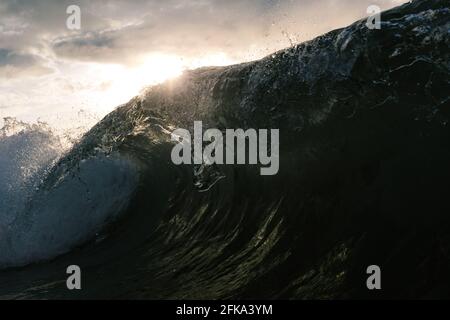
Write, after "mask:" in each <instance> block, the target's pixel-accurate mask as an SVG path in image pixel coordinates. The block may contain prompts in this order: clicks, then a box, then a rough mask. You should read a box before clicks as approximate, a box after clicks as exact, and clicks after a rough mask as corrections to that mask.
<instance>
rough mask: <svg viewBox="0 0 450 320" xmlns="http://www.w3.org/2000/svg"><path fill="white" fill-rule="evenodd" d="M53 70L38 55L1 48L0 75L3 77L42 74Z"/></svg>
mask: <svg viewBox="0 0 450 320" xmlns="http://www.w3.org/2000/svg"><path fill="white" fill-rule="evenodd" d="M51 72H53V70H52V69H51V68H48V67H46V66H45V65H44V61H43V60H42V59H41V58H39V57H38V56H35V55H32V54H22V53H17V52H14V51H11V50H7V49H0V77H2V78H7V79H11V78H17V77H23V76H41V75H45V74H48V73H51Z"/></svg>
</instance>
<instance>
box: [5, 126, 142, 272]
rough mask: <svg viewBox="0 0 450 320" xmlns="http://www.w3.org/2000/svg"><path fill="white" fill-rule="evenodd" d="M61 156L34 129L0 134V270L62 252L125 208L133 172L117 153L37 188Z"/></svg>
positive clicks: (56, 144)
mask: <svg viewBox="0 0 450 320" xmlns="http://www.w3.org/2000/svg"><path fill="white" fill-rule="evenodd" d="M64 151H65V148H64V147H63V146H62V145H61V143H60V141H59V139H58V138H56V137H54V136H53V135H52V133H51V132H49V131H45V130H43V129H42V128H40V127H34V128H31V127H28V128H24V129H23V130H22V131H20V132H16V133H13V134H10V135H8V136H6V135H5V134H3V136H1V135H0V268H4V267H10V266H21V265H26V264H29V263H32V262H36V261H40V260H44V259H49V258H53V257H55V256H57V255H60V254H62V253H65V252H68V251H69V250H71V249H72V248H73V247H75V246H77V245H79V244H81V243H83V242H84V241H86V240H89V239H90V238H91V237H93V236H94V235H95V233H97V232H98V231H99V230H100V229H101V228H102V227H103V226H104V225H105V223H107V222H108V221H110V220H112V219H114V218H116V217H117V214H119V213H120V212H121V209H123V208H125V207H126V206H127V204H128V201H129V199H130V196H131V194H132V192H133V191H134V188H135V187H136V186H137V180H138V170H137V167H136V166H135V164H134V163H133V162H132V161H131V160H129V159H126V158H123V157H122V156H120V155H119V154H115V155H110V156H98V157H93V158H90V159H87V160H84V161H82V162H81V163H80V164H79V166H78V167H77V168H76V169H74V170H75V171H74V172H69V174H66V175H65V176H63V177H60V179H59V181H58V182H57V185H55V186H52V187H51V188H48V189H47V188H41V189H39V186H40V184H41V181H42V179H43V178H44V177H45V175H46V174H47V172H48V170H49V169H50V168H51V166H52V165H53V164H54V162H55V161H56V160H57V159H58V158H59V157H60V155H61V154H62V153H63V152H64Z"/></svg>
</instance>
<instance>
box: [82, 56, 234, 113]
mask: <svg viewBox="0 0 450 320" xmlns="http://www.w3.org/2000/svg"><path fill="white" fill-rule="evenodd" d="M233 63H235V61H233V60H231V59H230V58H228V56H227V55H226V54H224V53H214V54H209V55H205V56H202V57H198V58H195V59H194V58H192V59H189V58H182V57H180V56H177V55H169V54H152V55H148V56H146V57H145V58H144V59H142V60H141V61H140V63H137V64H136V65H134V66H132V67H129V66H124V65H117V64H108V65H105V64H103V65H102V64H95V65H91V67H90V69H89V81H92V82H94V83H98V84H99V85H95V86H94V90H91V91H90V92H84V96H83V97H84V98H85V99H87V100H88V101H91V102H95V103H94V105H95V107H93V108H94V109H97V110H96V111H98V112H99V113H101V114H102V115H103V114H105V113H107V112H109V111H111V110H112V108H114V107H115V106H117V105H119V104H122V103H125V102H127V101H129V100H130V99H131V98H132V97H134V96H136V95H137V94H139V92H141V90H142V89H143V88H145V87H147V86H151V85H155V84H158V83H162V82H164V81H166V80H169V79H172V78H176V77H178V76H180V75H181V74H182V73H183V71H185V70H189V69H196V68H199V67H205V66H225V65H230V64H233ZM84 74H86V72H84ZM87 104H88V105H92V103H89V102H88V103H87Z"/></svg>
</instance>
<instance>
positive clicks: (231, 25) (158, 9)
mask: <svg viewBox="0 0 450 320" xmlns="http://www.w3.org/2000/svg"><path fill="white" fill-rule="evenodd" d="M404 2H406V1H405V0H240V1H238V0H189V1H188V0H90V1H88V0H80V1H74V0H72V1H65V0H40V1H37V0H1V2H0V119H3V118H4V117H16V118H17V119H20V120H23V121H29V122H32V121H36V120H40V121H45V122H48V123H50V124H51V125H53V126H59V127H67V128H71V127H76V126H79V125H80V126H81V125H83V124H89V125H92V124H93V123H92V122H95V121H97V120H99V119H100V118H101V117H103V116H104V115H106V114H107V113H108V112H110V111H111V110H113V109H114V108H115V107H117V106H118V105H120V104H122V103H125V102H127V101H128V100H130V99H131V98H132V97H133V96H135V95H136V94H138V93H139V91H140V90H141V89H142V88H143V87H144V86H147V85H152V84H155V83H159V82H162V81H164V80H166V79H168V78H171V77H175V76H177V75H179V74H180V73H181V72H182V70H185V69H193V68H197V67H201V66H209V65H230V64H235V63H239V62H244V61H251V60H255V59H259V58H262V57H264V56H266V55H268V54H270V53H272V52H274V51H277V50H279V49H282V48H285V47H289V46H291V45H292V44H296V43H300V42H302V41H306V40H309V39H312V38H314V37H315V36H318V35H320V34H323V33H325V32H327V31H331V30H333V29H336V28H340V27H344V26H347V25H349V24H351V23H352V22H354V21H355V20H357V19H361V18H364V17H366V16H367V8H368V7H369V6H370V5H378V6H379V7H380V8H381V9H382V10H385V9H388V8H391V7H394V6H397V5H399V4H401V3H404ZM71 5H77V6H78V7H79V8H80V13H81V14H80V28H79V29H69V28H68V27H67V19H68V18H70V16H71V14H72V13H73V12H69V13H67V8H68V7H69V6H71ZM0 125H1V120H0Z"/></svg>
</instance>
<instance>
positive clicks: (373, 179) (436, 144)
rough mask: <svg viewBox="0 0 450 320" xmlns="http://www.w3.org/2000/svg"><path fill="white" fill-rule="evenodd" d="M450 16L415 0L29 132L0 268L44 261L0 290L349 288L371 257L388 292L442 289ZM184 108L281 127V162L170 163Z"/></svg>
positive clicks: (355, 288) (159, 294)
mask: <svg viewBox="0 0 450 320" xmlns="http://www.w3.org/2000/svg"><path fill="white" fill-rule="evenodd" d="M449 17H450V11H449V9H448V8H447V6H446V1H443V0H433V1H421V0H419V1H413V2H412V3H409V4H406V5H404V6H402V7H400V8H397V9H394V10H391V11H389V12H387V13H384V14H383V19H384V23H383V26H382V29H381V30H379V31H373V30H369V29H367V28H366V27H365V21H359V22H356V23H355V24H353V25H351V26H349V27H347V28H345V29H341V30H336V31H333V32H331V33H329V34H326V35H324V36H322V37H319V38H317V39H314V40H312V41H310V42H307V43H303V44H301V45H298V46H295V47H293V48H289V49H286V50H284V51H281V52H278V53H276V54H274V55H273V56H270V57H268V58H266V59H263V60H261V61H256V62H252V63H247V64H241V65H236V66H230V67H223V68H203V69H199V70H194V71H189V72H186V73H185V74H184V75H183V76H182V77H180V78H178V79H175V80H173V81H169V82H167V83H165V84H162V85H158V86H155V87H151V88H148V90H147V91H146V92H145V93H144V94H143V95H142V96H139V97H136V98H134V99H132V100H131V101H130V102H129V103H127V104H125V105H123V106H120V107H119V108H117V110H115V111H114V112H112V113H111V114H109V115H108V116H107V117H106V118H105V119H103V120H102V121H101V122H99V123H98V124H97V125H96V126H94V127H93V128H92V129H91V130H90V131H89V132H88V133H86V134H85V135H84V136H83V138H82V139H81V140H80V141H79V142H78V143H77V144H76V145H75V146H74V147H73V148H71V150H70V151H69V152H67V153H65V154H63V155H61V153H59V152H58V151H56V152H55V153H51V152H47V151H46V148H50V146H52V143H50V141H51V139H50V140H48V137H46V136H45V135H43V136H42V137H46V138H43V139H44V140H45V141H44V143H42V144H39V143H38V142H39V141H41V140H37V141H36V140H33V141H32V143H31V144H30V148H31V149H30V150H38V151H39V149H36V146H38V145H41V147H40V148H44V149H40V150H41V151H39V152H37V153H36V152H35V153H33V152H31V153H30V154H31V155H33V154H36V155H37V156H36V157H33V156H32V157H31V158H30V159H31V162H30V163H33V161H38V163H39V164H38V165H37V166H36V167H37V168H39V170H38V171H37V172H35V174H33V175H32V176H36V177H38V178H37V180H33V179H31V180H27V181H31V183H30V184H27V183H25V182H23V183H22V182H21V180H17V179H15V178H8V177H9V176H8V174H9V173H8V174H7V179H6V180H5V181H10V182H6V184H2V185H1V188H2V190H6V189H7V188H8V187H7V186H8V183H16V184H15V185H11V186H12V187H11V188H10V189H8V190H10V191H11V190H12V191H13V192H14V190H25V193H24V194H26V195H27V197H26V198H27V201H26V202H25V205H23V204H22V202H21V201H20V199H21V198H22V196H21V195H14V196H13V197H11V198H10V197H5V198H3V196H2V198H1V199H2V214H3V215H4V216H5V217H7V218H3V217H2V218H0V219H1V220H0V221H2V225H1V226H2V229H1V230H2V233H1V234H0V236H1V237H2V238H1V239H2V240H1V243H0V248H1V249H2V250H1V253H0V264H2V265H3V266H18V265H24V264H27V263H31V262H37V261H40V262H41V263H38V264H32V265H28V266H26V267H24V268H19V269H17V268H13V269H7V270H4V271H3V272H0V295H1V297H14V298H29V297H33V298H44V297H45V298H69V297H70V298H74V297H80V298H191V299H192V298H194V299H195V298H232V297H234V298H236V297H237V298H349V297H360V298H362V297H372V296H370V293H369V292H368V290H367V288H366V286H365V283H366V282H365V281H366V273H365V270H366V268H367V266H369V265H372V264H374V261H375V262H376V263H377V264H378V265H381V266H382V268H383V270H384V271H383V272H384V273H383V279H386V280H385V282H383V283H384V285H383V290H382V293H381V294H382V295H383V297H385V298H389V297H409V298H411V297H430V296H437V297H448V296H450V292H449V289H448V288H449V287H448V286H443V283H448V282H447V280H448V275H447V270H448V268H449V267H450V261H449V258H448V253H449V252H450V241H449V239H450V237H449V234H450V233H449V231H450V221H449V217H448V214H447V213H448V212H449V209H450V205H449V203H448V201H446V200H445V199H446V190H447V188H446V187H445V186H446V184H447V182H448V180H449V178H450V170H449V168H448V163H449V161H450V150H449V147H448V140H449V138H450V131H449V126H448V125H447V123H448V117H449V113H448V102H449V100H448V93H446V90H445V88H448V86H449V61H450V59H449V50H448V47H449V43H448V41H449V40H448V39H449V38H448V37H447V36H446V35H448V23H449V22H448V21H449ZM424 30H425V31H426V32H425V31H424ZM194 121H203V125H204V127H208V128H219V129H222V130H223V129H226V128H233V129H236V128H243V129H248V128H277V129H280V171H279V173H278V175H276V176H261V175H260V174H259V168H258V167H256V166H249V165H241V166H238V165H233V166H230V165H218V166H200V167H199V166H190V165H184V166H175V165H174V164H173V163H172V162H171V160H170V151H171V149H172V147H173V144H172V142H170V134H169V133H170V132H171V131H172V130H173V129H174V128H188V129H190V130H192V126H193V123H194ZM30 134H31V133H30ZM2 139H3V140H2V146H1V148H5V147H4V146H3V143H4V141H6V142H7V141H8V139H10V138H5V137H3V138H2ZM5 139H6V140H5ZM11 139H22V138H17V137H16V138H14V136H12V138H11ZM5 145H8V143H6V144H5ZM6 148H8V147H6ZM43 151H45V152H43ZM27 153H29V152H27ZM41 155H45V156H41ZM34 159H38V160H34ZM5 161H6V160H3V158H2V166H3V165H5V166H10V167H11V168H12V167H14V165H16V161H14V163H13V162H10V163H9V164H8V161H6V162H5ZM4 163H5V164H4ZM10 171H11V174H12V175H14V174H15V173H14V172H21V171H20V170H18V171H17V170H16V171H15V170H10ZM11 177H12V176H11ZM8 179H9V180H8ZM33 181H34V182H33ZM28 186H29V187H28ZM10 191H8V192H10ZM20 192H22V191H20ZM4 199H11V200H4ZM9 201H12V202H9ZM14 201H15V202H14ZM3 208H6V209H5V212H7V213H6V214H5V213H3ZM16 208H17V211H14V210H16ZM62 253H66V254H64V255H62V256H59V257H58V258H57V259H54V260H52V261H47V262H45V259H49V258H55V257H56V256H57V255H59V254H62ZM43 260H44V261H43ZM71 264H77V265H80V266H81V267H82V270H83V290H81V291H78V292H69V291H68V290H67V289H66V287H65V276H66V274H65V268H66V267H67V266H68V265H71ZM429 270H434V271H435V272H433V273H430V272H429ZM411 279H415V280H414V281H411Z"/></svg>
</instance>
